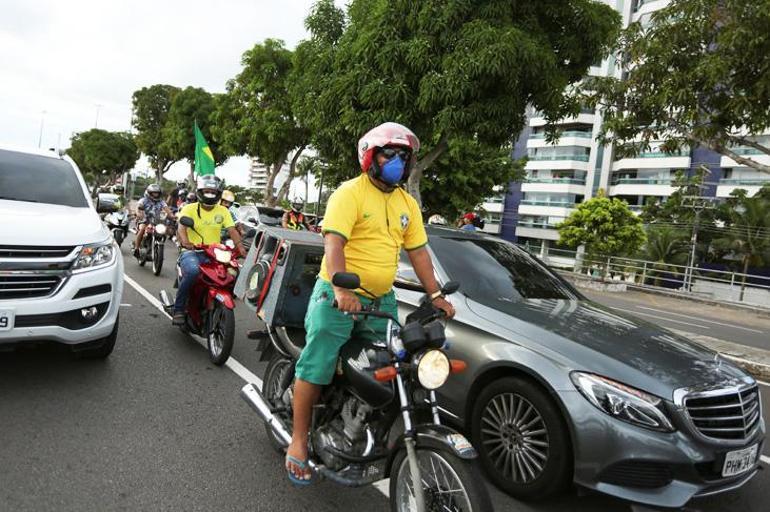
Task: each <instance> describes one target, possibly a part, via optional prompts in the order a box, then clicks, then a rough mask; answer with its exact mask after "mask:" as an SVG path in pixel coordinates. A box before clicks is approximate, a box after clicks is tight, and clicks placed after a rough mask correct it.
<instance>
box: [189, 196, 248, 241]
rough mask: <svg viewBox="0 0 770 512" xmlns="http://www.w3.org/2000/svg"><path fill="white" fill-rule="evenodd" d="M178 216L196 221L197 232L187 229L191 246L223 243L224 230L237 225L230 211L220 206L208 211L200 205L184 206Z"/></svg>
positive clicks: (194, 227)
mask: <svg viewBox="0 0 770 512" xmlns="http://www.w3.org/2000/svg"><path fill="white" fill-rule="evenodd" d="M177 216H178V217H179V218H182V217H190V218H191V219H192V220H193V221H195V226H193V229H195V231H193V229H190V228H187V238H188V239H189V240H190V243H191V244H217V243H219V242H221V241H222V230H223V229H227V228H231V227H233V226H234V225H235V224H234V223H233V217H232V215H230V211H229V210H228V209H227V208H225V207H224V206H222V205H220V204H218V205H216V206H215V207H214V208H212V209H211V210H206V209H205V208H203V207H202V206H200V204H199V203H190V204H187V205H185V206H183V207H182V209H181V210H180V211H179V213H178V214H177ZM196 231H197V233H196ZM201 236H202V237H203V238H201Z"/></svg>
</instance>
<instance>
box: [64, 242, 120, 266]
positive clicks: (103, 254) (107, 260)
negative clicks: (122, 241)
mask: <svg viewBox="0 0 770 512" xmlns="http://www.w3.org/2000/svg"><path fill="white" fill-rule="evenodd" d="M117 254H118V251H117V250H116V249H115V242H113V241H112V240H110V241H108V242H103V243H101V244H91V245H85V246H83V248H82V249H80V252H79V253H78V257H77V258H76V259H75V263H73V264H72V270H73V271H80V272H84V271H86V270H94V269H97V268H101V267H106V266H108V265H111V264H112V263H113V262H114V261H115V258H116V257H117Z"/></svg>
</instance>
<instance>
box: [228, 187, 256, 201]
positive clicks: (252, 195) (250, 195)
mask: <svg viewBox="0 0 770 512" xmlns="http://www.w3.org/2000/svg"><path fill="white" fill-rule="evenodd" d="M225 188H227V189H229V190H230V191H231V192H232V193H233V194H235V201H236V202H238V203H240V204H242V205H246V204H257V203H260V202H261V201H262V193H261V192H260V191H259V190H257V189H255V188H251V187H241V186H240V185H225Z"/></svg>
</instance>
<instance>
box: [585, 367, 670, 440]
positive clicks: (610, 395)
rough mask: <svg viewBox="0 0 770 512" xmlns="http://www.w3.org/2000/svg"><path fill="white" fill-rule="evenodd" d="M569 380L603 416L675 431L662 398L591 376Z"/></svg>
mask: <svg viewBox="0 0 770 512" xmlns="http://www.w3.org/2000/svg"><path fill="white" fill-rule="evenodd" d="M570 377H571V378H572V383H573V384H575V387H576V388H577V389H578V391H580V392H581V393H582V394H583V396H584V397H586V399H587V400H588V401H589V402H591V403H592V404H593V405H594V406H596V407H597V408H598V409H600V410H601V411H603V412H605V413H606V414H609V415H610V416H612V417H615V418H617V419H619V420H622V421H625V422H627V423H631V424H632V425H636V426H638V427H643V428H648V429H650V430H657V431H659V432H673V431H674V426H673V425H672V424H671V422H670V421H669V419H668V417H667V416H666V413H665V412H664V409H663V400H662V399H661V398H658V397H657V396H653V395H650V394H648V393H645V392H644V391H640V390H638V389H636V388H632V387H630V386H626V385H625V384H621V383H620V382H616V381H614V380H611V379H608V378H606V377H601V376H599V375H594V374H591V373H583V372H573V373H572V374H571V375H570Z"/></svg>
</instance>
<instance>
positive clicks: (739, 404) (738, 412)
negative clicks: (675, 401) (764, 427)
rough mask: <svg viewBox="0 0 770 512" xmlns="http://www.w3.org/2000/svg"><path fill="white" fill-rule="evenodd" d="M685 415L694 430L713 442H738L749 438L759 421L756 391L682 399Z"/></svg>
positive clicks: (735, 391) (733, 390)
mask: <svg viewBox="0 0 770 512" xmlns="http://www.w3.org/2000/svg"><path fill="white" fill-rule="evenodd" d="M684 405H685V408H686V409H687V414H688V415H689V416H690V419H691V420H692V422H693V424H694V425H695V428H696V429H698V431H699V432H700V433H701V434H703V435H704V436H706V437H710V438H713V439H732V440H740V439H745V438H747V437H749V436H750V435H751V433H752V431H753V430H754V427H756V425H757V423H758V422H759V415H760V410H759V408H760V404H759V390H758V388H757V386H756V385H755V386H752V387H750V388H747V389H743V390H741V391H737V390H735V389H731V390H724V393H718V394H713V393H709V395H708V396H699V395H698V394H694V395H691V396H689V397H686V398H685V399H684Z"/></svg>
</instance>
